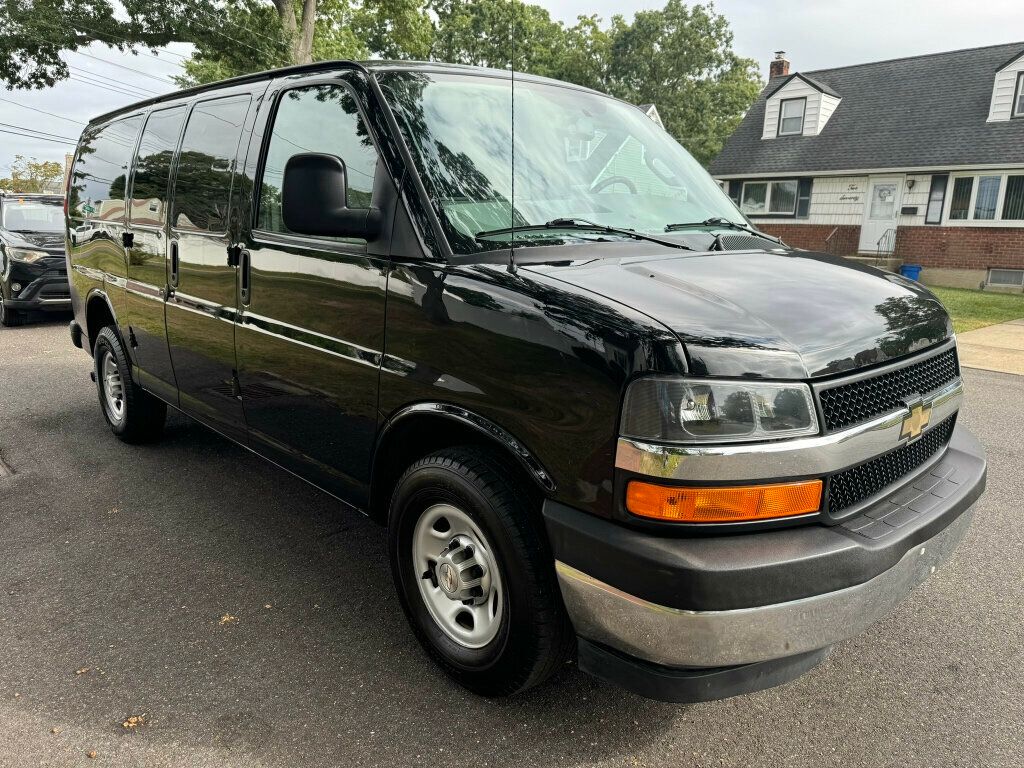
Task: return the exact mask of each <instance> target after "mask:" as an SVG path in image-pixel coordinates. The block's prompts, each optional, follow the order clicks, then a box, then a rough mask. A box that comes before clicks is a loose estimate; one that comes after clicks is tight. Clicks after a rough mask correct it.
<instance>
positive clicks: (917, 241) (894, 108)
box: [710, 42, 1024, 290]
mask: <svg viewBox="0 0 1024 768" xmlns="http://www.w3.org/2000/svg"><path fill="white" fill-rule="evenodd" d="M769 71H770V79H769V81H768V85H767V86H766V87H765V89H764V90H763V91H762V93H761V95H760V96H759V97H758V100H757V101H756V102H755V103H754V105H753V106H752V107H751V108H750V110H749V111H748V112H747V114H746V116H745V117H744V119H743V121H742V122H741V123H740V125H739V127H738V128H737V129H736V132H735V133H734V134H733V135H732V136H731V137H730V138H729V140H728V141H727V142H726V144H725V146H724V148H723V149H722V152H721V154H719V156H718V157H717V158H715V160H714V161H713V162H712V163H711V166H710V171H711V174H712V175H713V176H714V177H715V178H716V179H718V180H719V181H720V182H721V183H722V185H723V188H725V189H726V191H727V192H728V193H729V195H730V197H732V199H733V201H734V202H735V203H736V205H737V206H739V208H740V210H741V211H743V212H744V213H745V214H746V215H747V216H748V217H749V218H750V219H751V221H752V222H753V223H754V224H755V225H756V226H757V227H759V228H761V229H763V230H765V231H766V232H769V233H771V234H774V235H778V236H780V237H782V239H783V240H785V241H786V243H787V244H789V245H792V246H795V247H798V248H807V249H813V250H818V251H826V252H830V253H834V254H837V255H842V256H851V257H855V258H857V257H870V258H871V259H881V260H883V261H884V263H885V265H886V266H889V267H890V268H892V267H894V266H896V265H898V264H899V263H901V262H903V263H915V264H921V265H922V266H923V267H924V269H923V272H922V279H923V280H924V281H925V282H929V283H932V284H935V285H951V286H964V287H972V288H977V287H979V285H983V284H984V286H986V287H992V288H997V287H1000V288H1006V289H1010V290H1013V289H1016V290H1022V288H1024V42H1022V43H1013V44H1009V45H997V46H989V47H985V48H973V49H970V50H962V51H952V52H949V53H938V54H932V55H927V56H914V57H911V58H904V59H892V60H890V61H880V62H875V63H872V64H860V65H857V66H852V67H840V68H838V69H822V70H817V71H814V72H793V73H791V72H790V63H789V61H788V60H787V59H786V57H785V53H784V52H782V51H779V52H777V53H776V56H775V60H773V61H772V62H771V66H770V70H769Z"/></svg>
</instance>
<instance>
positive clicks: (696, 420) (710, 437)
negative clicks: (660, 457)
mask: <svg viewBox="0 0 1024 768" xmlns="http://www.w3.org/2000/svg"><path fill="white" fill-rule="evenodd" d="M621 432H622V435H623V436H624V437H632V438H636V439H639V440H657V441H661V442H668V443H739V442H748V441H753V440H772V439H777V438H783V437H800V436H802V435H814V434H817V432H818V418H817V416H816V415H815V411H814V401H813V400H812V399H811V390H810V388H809V387H808V386H807V385H806V384H773V383H767V382H759V381H722V380H714V379H677V378H645V379H637V380H636V381H634V382H633V383H632V384H630V385H629V388H628V389H627V390H626V401H625V404H624V405H623V412H622V429H621Z"/></svg>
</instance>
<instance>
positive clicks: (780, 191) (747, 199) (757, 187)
mask: <svg viewBox="0 0 1024 768" xmlns="http://www.w3.org/2000/svg"><path fill="white" fill-rule="evenodd" d="M796 203H797V181H796V179H789V180H787V181H747V182H744V183H743V194H742V195H741V197H740V210H741V211H743V213H746V214H749V215H752V216H758V215H761V216H764V215H766V214H768V215H782V216H793V215H795V214H796Z"/></svg>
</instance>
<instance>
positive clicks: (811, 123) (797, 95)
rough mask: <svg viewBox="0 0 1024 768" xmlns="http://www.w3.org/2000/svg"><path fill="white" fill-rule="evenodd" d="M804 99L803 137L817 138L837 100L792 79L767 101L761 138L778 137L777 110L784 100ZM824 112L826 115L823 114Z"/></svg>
mask: <svg viewBox="0 0 1024 768" xmlns="http://www.w3.org/2000/svg"><path fill="white" fill-rule="evenodd" d="M804 98H806V99H807V109H806V111H805V112H804V132H803V135H804V136H817V135H818V133H820V132H821V129H822V127H824V125H825V123H826V122H827V121H828V118H829V117H831V116H832V113H833V112H834V111H835V109H836V106H837V105H838V104H839V99H837V98H835V97H833V96H828V95H827V94H823V93H822V92H821V91H819V90H817V89H816V88H812V87H811V86H809V85H808V84H807V83H805V82H804V81H803V80H800V79H799V78H794V79H793V80H791V81H790V82H788V83H787V84H786V85H785V86H783V87H782V88H780V89H779V90H778V91H777V92H776V93H774V94H772V97H771V98H770V99H768V103H767V104H766V105H765V113H764V131H763V132H762V134H761V138H762V139H775V138H778V137H779V136H778V131H779V108H780V105H781V103H782V101H783V100H784V99H804ZM826 99H827V100H828V103H827V105H826V104H823V102H824V100H826ZM825 112H827V114H823V113H825ZM794 135H795V134H794ZM782 138H783V139H786V138H789V137H787V136H783V137H782Z"/></svg>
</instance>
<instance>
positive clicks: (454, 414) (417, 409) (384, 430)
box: [373, 402, 555, 493]
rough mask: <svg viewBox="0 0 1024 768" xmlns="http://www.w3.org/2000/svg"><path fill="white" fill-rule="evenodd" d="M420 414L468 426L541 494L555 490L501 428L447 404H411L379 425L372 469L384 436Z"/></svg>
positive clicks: (534, 459) (539, 466)
mask: <svg viewBox="0 0 1024 768" xmlns="http://www.w3.org/2000/svg"><path fill="white" fill-rule="evenodd" d="M423 415H430V416H439V417H441V418H444V419H449V420H451V421H456V422H459V423H460V424H463V425H465V426H468V427H471V428H472V429H474V430H476V431H477V432H480V433H481V434H483V435H486V436H487V437H489V438H490V439H492V440H494V441H496V442H498V443H499V444H500V445H501V446H503V447H504V448H506V449H507V450H508V451H509V452H510V453H512V455H513V456H515V457H516V458H517V459H518V460H519V463H520V464H521V465H522V466H523V468H524V469H525V470H526V471H527V473H529V475H530V476H531V477H532V478H533V479H534V480H535V481H536V482H537V484H538V485H540V486H541V487H542V488H543V489H544V490H545V491H547V492H549V493H550V492H553V491H554V490H555V481H554V479H553V478H552V477H551V473H550V472H548V471H547V469H545V468H544V465H543V464H542V463H541V461H540V459H538V458H537V457H536V456H535V455H534V454H533V453H532V452H531V451H530V450H529V449H528V448H527V447H526V446H525V445H524V444H523V442H522V441H521V440H518V439H517V438H516V437H515V436H514V435H512V434H511V433H510V432H508V431H507V430H505V429H504V428H502V427H499V426H498V425H497V424H495V423H494V422H493V421H491V420H489V419H486V418H484V417H483V416H480V415H479V414H476V413H473V412H472V411H469V410H467V409H465V408H463V407H461V406H458V405H452V404H450V403H438V402H427V403H415V404H413V405H407V406H405V407H404V408H400V409H399V410H398V411H396V412H395V413H393V414H392V415H391V416H389V417H388V419H387V420H386V421H385V422H384V424H383V425H382V426H381V428H380V431H379V432H378V433H377V440H376V445H375V446H374V450H373V463H374V465H375V466H376V464H377V459H378V454H379V452H380V447H381V445H383V444H384V442H385V440H386V439H387V436H388V433H389V432H390V431H391V430H392V429H393V428H394V426H395V425H396V424H398V423H400V422H402V421H405V420H407V419H409V418H410V417H414V416H423Z"/></svg>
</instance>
